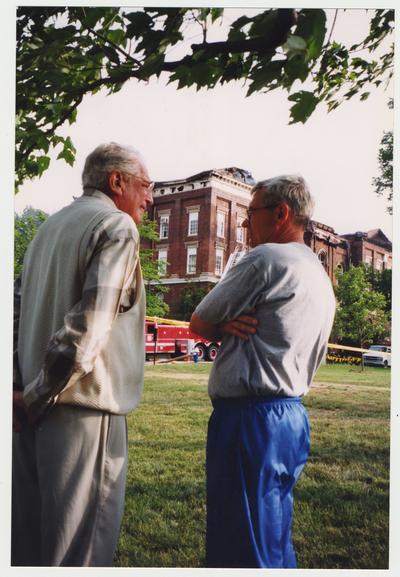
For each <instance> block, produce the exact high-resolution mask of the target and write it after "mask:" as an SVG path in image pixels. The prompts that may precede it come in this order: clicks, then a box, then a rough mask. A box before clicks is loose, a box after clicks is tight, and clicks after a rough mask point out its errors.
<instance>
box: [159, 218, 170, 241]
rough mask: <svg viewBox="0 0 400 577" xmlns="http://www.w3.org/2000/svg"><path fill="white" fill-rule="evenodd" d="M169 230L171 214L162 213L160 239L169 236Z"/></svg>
mask: <svg viewBox="0 0 400 577" xmlns="http://www.w3.org/2000/svg"><path fill="white" fill-rule="evenodd" d="M168 230H169V214H162V215H161V216H160V239H161V240H163V239H165V238H168Z"/></svg>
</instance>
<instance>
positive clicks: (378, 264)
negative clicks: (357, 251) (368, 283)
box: [375, 252, 383, 270]
mask: <svg viewBox="0 0 400 577" xmlns="http://www.w3.org/2000/svg"><path fill="white" fill-rule="evenodd" d="M375 268H376V270H383V254H380V253H379V252H378V253H377V255H376V262H375Z"/></svg>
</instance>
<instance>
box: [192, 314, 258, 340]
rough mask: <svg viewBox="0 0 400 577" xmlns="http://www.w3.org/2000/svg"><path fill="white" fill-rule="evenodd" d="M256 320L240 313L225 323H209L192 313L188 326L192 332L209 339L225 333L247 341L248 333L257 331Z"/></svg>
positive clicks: (216, 338) (218, 337)
mask: <svg viewBox="0 0 400 577" xmlns="http://www.w3.org/2000/svg"><path fill="white" fill-rule="evenodd" d="M257 322H258V321H257V319H256V318H255V317H252V316H250V315H240V316H238V317H237V318H236V319H233V320H231V321H228V322H225V323H218V324H211V323H207V322H205V321H203V320H202V319H201V318H200V316H199V315H198V314H196V313H193V315H192V318H191V319H190V326H189V328H190V330H191V331H192V332H193V333H196V334H197V335H199V336H201V337H203V338H205V339H207V340H209V341H219V340H221V339H222V337H223V336H224V335H225V334H229V335H233V336H236V337H239V338H240V339H242V340H244V341H247V340H248V338H249V335H253V334H255V332H256V331H257V328H256V327H257Z"/></svg>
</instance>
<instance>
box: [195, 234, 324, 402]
mask: <svg viewBox="0 0 400 577" xmlns="http://www.w3.org/2000/svg"><path fill="white" fill-rule="evenodd" d="M195 312H196V314H197V315H198V316H199V317H200V318H201V319H202V320H203V321H205V322H207V323H211V324H218V323H221V322H226V321H229V320H232V319H234V318H236V317H237V316H239V315H242V314H255V316H256V318H257V319H258V326H257V332H256V334H255V335H250V338H249V340H248V341H243V340H241V339H240V338H239V337H234V336H231V335H225V336H224V337H223V339H222V344H221V347H220V350H219V353H218V356H217V358H216V360H215V361H214V364H213V367H212V370H211V374H210V379H209V384H208V392H209V395H210V397H211V398H212V399H213V398H226V397H243V396H248V395H267V396H269V395H284V396H302V395H305V394H306V393H307V392H308V389H309V387H310V385H311V382H312V379H313V377H314V374H315V372H316V370H317V368H318V367H319V365H320V364H321V362H322V361H323V359H324V356H325V353H326V346H327V342H328V338H329V335H330V332H331V328H332V323H333V319H334V315H335V297H334V293H333V289H332V285H331V281H330V279H329V277H328V275H327V274H326V272H325V270H324V268H323V267H322V265H321V263H320V262H319V260H318V258H317V257H316V255H315V254H314V253H313V252H312V250H311V249H310V248H309V247H308V246H306V245H305V244H301V243H296V242H291V243H286V244H274V243H268V244H262V245H259V246H257V247H256V248H254V249H253V250H252V251H251V252H250V253H249V254H247V255H246V256H244V257H243V258H242V260H241V261H240V262H239V263H238V264H237V265H236V266H234V267H233V268H232V269H230V270H229V271H228V273H227V274H226V276H225V277H224V278H223V279H222V280H221V281H220V282H219V283H218V284H217V285H216V286H215V287H214V288H213V289H212V291H211V292H210V293H209V294H208V295H207V296H206V297H205V298H204V300H203V301H202V302H201V303H200V304H199V306H198V307H197V308H196V311H195Z"/></svg>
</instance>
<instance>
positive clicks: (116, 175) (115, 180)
mask: <svg viewBox="0 0 400 577" xmlns="http://www.w3.org/2000/svg"><path fill="white" fill-rule="evenodd" d="M122 184H123V177H122V173H121V172H120V171H119V170H112V171H111V172H110V174H109V176H108V187H109V189H110V191H111V192H112V193H113V194H117V195H118V196H122V194H123V189H122Z"/></svg>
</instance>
